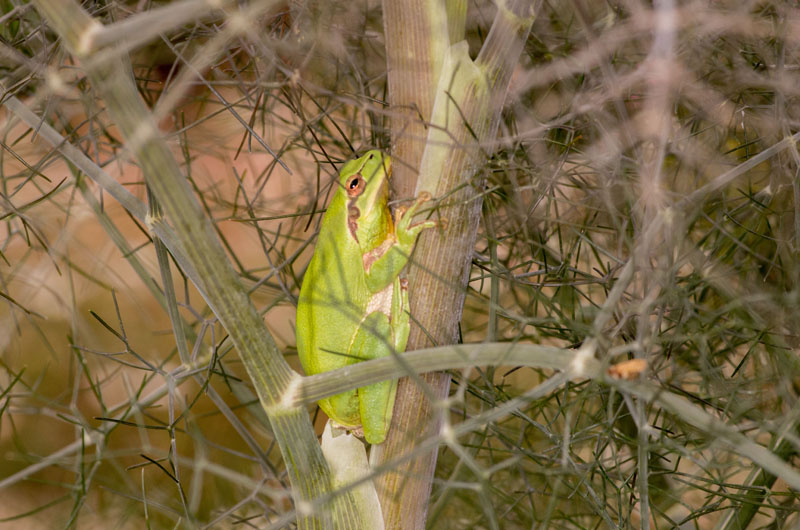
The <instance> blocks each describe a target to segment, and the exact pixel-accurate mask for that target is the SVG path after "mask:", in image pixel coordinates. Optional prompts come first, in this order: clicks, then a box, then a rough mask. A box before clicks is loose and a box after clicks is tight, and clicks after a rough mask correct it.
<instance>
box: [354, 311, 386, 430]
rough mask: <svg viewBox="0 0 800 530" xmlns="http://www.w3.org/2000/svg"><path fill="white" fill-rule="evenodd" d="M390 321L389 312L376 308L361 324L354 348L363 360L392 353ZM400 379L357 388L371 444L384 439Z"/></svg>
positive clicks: (359, 403)
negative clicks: (387, 314)
mask: <svg viewBox="0 0 800 530" xmlns="http://www.w3.org/2000/svg"><path fill="white" fill-rule="evenodd" d="M391 337H392V329H391V323H390V322H389V317H388V316H386V314H384V313H382V312H380V311H375V312H373V313H370V314H369V315H367V317H366V318H365V319H364V321H363V322H362V323H361V326H360V327H359V330H358V333H357V334H356V338H355V340H354V341H353V347H352V349H351V352H352V354H353V355H354V356H355V357H357V358H358V359H360V360H364V361H367V360H370V359H378V358H380V357H386V356H387V355H391V354H392V345H391V344H390V343H389V342H388V341H389V340H391ZM396 392H397V380H396V379H393V380H391V381H381V382H380V383H374V384H372V385H368V386H364V387H361V388H359V389H358V406H359V412H360V414H361V423H362V425H363V427H364V437H365V438H366V439H367V442H369V443H371V444H379V443H383V440H384V439H385V438H386V432H387V431H388V430H389V425H390V424H391V421H392V409H393V408H394V396H395V393H396Z"/></svg>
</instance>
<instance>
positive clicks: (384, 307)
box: [364, 282, 394, 320]
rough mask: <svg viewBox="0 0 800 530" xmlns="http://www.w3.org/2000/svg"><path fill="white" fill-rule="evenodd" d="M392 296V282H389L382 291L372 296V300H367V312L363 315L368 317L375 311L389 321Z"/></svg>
mask: <svg viewBox="0 0 800 530" xmlns="http://www.w3.org/2000/svg"><path fill="white" fill-rule="evenodd" d="M393 294H394V282H391V283H390V284H389V285H387V286H386V287H384V288H383V289H382V290H380V291H378V292H377V293H375V294H373V295H372V298H370V299H369V303H368V304H367V310H366V312H365V313H364V314H365V315H369V314H371V313H373V312H375V311H380V312H381V313H383V314H384V315H386V316H387V317H389V320H391V319H392V295H393ZM365 318H366V317H365Z"/></svg>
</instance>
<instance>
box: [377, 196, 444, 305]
mask: <svg viewBox="0 0 800 530" xmlns="http://www.w3.org/2000/svg"><path fill="white" fill-rule="evenodd" d="M429 200H430V194H427V193H425V194H422V195H420V196H419V197H418V198H417V200H416V201H414V204H412V205H411V207H410V208H408V209H405V208H398V209H397V214H396V217H397V224H396V225H395V227H394V232H393V233H392V234H391V237H388V238H387V239H386V241H384V243H383V244H382V245H380V246H378V247H377V248H374V249H372V250H370V251H369V252H366V253H365V254H364V255H363V257H362V259H363V262H364V273H365V279H366V282H367V287H368V288H369V290H370V291H371V292H373V293H377V292H379V291H381V290H383V289H384V288H386V287H387V286H388V285H390V284H391V283H392V282H393V281H394V280H395V279H396V278H397V276H398V275H399V274H400V271H402V270H403V267H405V266H406V263H408V258H409V257H410V256H411V251H413V250H414V245H415V244H416V242H417V238H418V237H419V234H420V232H422V231H423V230H426V229H428V228H434V227H436V226H437V222H436V221H433V220H430V219H429V220H426V221H420V222H418V223H413V222H412V221H413V218H414V215H415V214H416V212H417V210H418V209H419V207H420V206H421V205H422V204H423V203H425V202H427V201H429Z"/></svg>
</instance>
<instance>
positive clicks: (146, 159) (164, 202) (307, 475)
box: [36, 0, 361, 528]
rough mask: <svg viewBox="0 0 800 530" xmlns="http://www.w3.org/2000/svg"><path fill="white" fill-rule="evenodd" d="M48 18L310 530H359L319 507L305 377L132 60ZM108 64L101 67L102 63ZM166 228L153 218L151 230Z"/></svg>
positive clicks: (339, 498) (319, 477)
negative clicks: (277, 337) (241, 271)
mask: <svg viewBox="0 0 800 530" xmlns="http://www.w3.org/2000/svg"><path fill="white" fill-rule="evenodd" d="M36 6H37V8H38V9H39V11H40V12H41V13H42V14H43V15H44V16H45V17H46V19H47V20H48V22H49V23H50V24H51V26H52V27H53V29H55V30H56V31H57V32H58V33H59V35H61V37H62V39H63V40H64V42H65V44H66V45H67V47H68V48H69V49H70V51H71V52H72V53H73V54H74V55H75V56H76V58H77V59H78V60H79V61H80V63H81V64H82V65H83V66H84V68H85V69H86V73H87V75H88V77H89V79H90V81H91V82H92V86H93V87H94V89H95V90H96V91H97V92H98V93H99V94H100V95H101V96H102V97H103V99H104V101H105V104H106V107H107V109H108V111H109V114H110V116H111V118H112V119H113V121H114V123H115V124H116V125H117V127H119V129H120V131H121V133H122V135H123V137H124V138H125V139H126V141H127V144H128V147H129V149H130V150H131V151H132V152H133V153H134V155H135V156H136V159H137V160H138V162H139V164H140V167H141V169H142V173H143V175H144V177H145V180H146V181H147V184H148V186H149V188H150V190H151V191H152V193H153V194H154V196H155V197H157V199H158V200H159V202H160V204H161V206H162V208H163V210H164V213H165V215H166V219H167V221H168V222H169V223H170V224H171V225H172V227H173V229H174V232H175V234H176V236H177V239H178V241H177V246H178V247H179V248H180V250H181V251H182V254H183V257H184V258H185V261H186V263H185V264H183V263H182V264H181V266H184V265H185V266H187V267H188V268H191V269H193V271H194V272H195V273H196V274H193V278H195V281H196V282H198V283H197V288H198V290H199V291H200V292H201V293H202V295H203V297H204V299H205V300H206V302H207V303H208V304H209V306H210V307H211V309H212V310H213V311H214V313H215V314H216V316H217V317H218V318H219V320H220V322H221V323H222V325H223V326H224V327H225V329H226V330H227V331H228V333H229V334H230V336H231V339H232V341H233V343H234V344H235V345H236V348H237V350H238V351H239V355H240V357H241V359H242V361H243V362H244V365H245V367H246V369H247V372H248V374H249V376H250V378H251V379H252V381H253V384H254V386H255V388H256V391H257V393H258V397H259V400H260V402H261V404H262V406H263V407H264V409H265V410H266V411H267V414H268V416H269V418H270V422H271V424H272V427H273V432H274V433H275V437H276V440H277V441H278V444H279V446H280V448H281V451H282V454H283V456H284V459H285V462H286V467H287V470H288V472H289V476H290V480H291V482H292V486H293V495H294V497H295V504H296V507H297V508H298V512H299V516H298V522H299V525H300V526H301V527H303V528H321V527H322V528H328V527H333V526H335V527H336V528H360V526H361V525H360V518H359V516H358V514H357V512H356V511H355V510H354V508H353V499H352V496H351V495H349V494H344V495H335V496H333V497H332V499H331V501H330V504H328V505H327V506H326V508H325V509H321V510H320V509H317V507H314V505H313V504H312V503H313V501H314V500H315V499H319V498H324V497H326V496H327V495H328V494H329V492H330V491H331V480H330V474H329V470H328V467H327V463H326V462H325V459H324V457H323V456H322V452H321V451H320V448H319V444H318V442H317V439H316V436H315V435H314V430H313V428H312V425H311V422H310V419H309V417H308V413H307V411H306V410H305V409H304V408H302V407H296V406H291V404H287V403H289V401H288V400H286V399H284V397H285V396H286V394H287V392H290V390H291V385H292V384H293V381H295V380H297V379H298V378H299V377H300V376H299V375H298V374H296V373H295V372H293V371H292V370H291V368H290V367H289V366H288V365H287V364H286V362H285V361H284V359H283V356H282V355H281V353H280V351H279V350H278V348H277V346H276V345H275V343H274V341H273V340H272V337H271V336H270V334H269V332H268V331H267V329H266V327H265V326H264V323H263V321H262V319H261V317H260V316H259V315H258V312H257V311H256V309H255V307H254V306H253V304H252V302H251V301H250V298H249V297H248V295H247V293H246V291H245V290H244V288H243V287H242V286H241V284H240V283H239V281H238V278H237V276H236V274H235V271H234V270H233V268H232V267H231V265H230V263H229V261H228V259H227V257H226V255H225V252H224V250H223V248H222V246H221V244H220V242H219V240H218V239H217V238H216V236H215V234H214V231H213V229H212V226H211V223H210V221H209V220H208V219H207V218H206V216H205V215H204V213H203V210H202V209H201V207H200V205H199V203H198V201H197V199H196V198H195V197H194V195H193V192H192V190H191V188H190V186H189V184H188V182H187V181H186V179H185V178H184V177H183V175H182V173H181V171H180V168H179V166H178V164H177V162H176V161H175V159H174V158H173V156H172V154H171V153H170V151H169V149H168V148H167V145H166V143H165V142H164V140H163V139H162V138H161V136H160V134H159V133H158V129H157V126H156V124H155V123H154V120H153V119H152V116H151V115H150V112H149V110H148V109H147V107H146V106H145V104H144V102H143V101H142V99H141V97H140V96H139V93H138V91H137V90H136V86H135V84H134V82H133V78H132V75H131V70H130V65H129V64H128V62H127V55H126V54H124V53H120V54H114V53H108V50H107V49H103V50H100V51H99V52H98V53H88V52H90V51H91V43H92V35H95V34H97V33H98V31H100V30H101V28H102V25H101V24H100V23H99V22H98V21H96V20H94V19H93V18H92V17H90V16H89V15H88V13H86V12H85V11H83V10H82V9H81V8H80V6H79V5H78V4H77V3H74V2H72V1H71V0H39V1H37V2H36ZM97 56H100V57H101V59H100V60H97V59H96V57H97ZM159 222H163V221H162V220H161V219H149V223H148V224H149V225H153V224H157V223H159Z"/></svg>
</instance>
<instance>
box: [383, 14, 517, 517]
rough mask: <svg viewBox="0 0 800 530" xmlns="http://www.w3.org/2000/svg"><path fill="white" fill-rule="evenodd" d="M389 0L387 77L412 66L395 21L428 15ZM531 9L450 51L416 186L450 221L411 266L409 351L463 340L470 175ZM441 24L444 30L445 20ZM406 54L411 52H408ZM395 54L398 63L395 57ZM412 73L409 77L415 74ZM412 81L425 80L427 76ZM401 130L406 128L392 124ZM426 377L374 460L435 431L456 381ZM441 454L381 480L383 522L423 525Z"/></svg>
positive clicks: (475, 187)
mask: <svg viewBox="0 0 800 530" xmlns="http://www.w3.org/2000/svg"><path fill="white" fill-rule="evenodd" d="M390 3H391V2H385V3H384V9H385V11H384V17H385V18H384V25H385V26H386V27H387V34H386V42H387V57H388V60H389V69H390V76H391V71H392V69H398V68H399V67H400V66H401V65H403V64H406V63H402V62H401V61H400V59H396V58H397V57H398V56H399V55H400V52H398V51H397V50H391V48H392V47H393V46H395V45H396V44H397V42H395V41H393V35H395V34H396V33H402V32H403V29H402V28H400V29H396V30H395V33H393V32H390V31H389V28H390V26H391V25H392V24H397V25H400V26H403V27H406V28H413V27H416V26H419V25H422V24H423V23H422V22H419V21H416V20H415V17H417V16H424V14H420V15H417V13H424V12H420V11H411V12H409V11H405V12H402V13H397V12H395V11H391V12H390V11H388V10H386V9H387V5H386V4H390ZM530 10H531V7H530V5H529V4H528V3H527V2H511V3H509V4H507V5H501V7H500V9H499V11H498V14H497V16H496V18H495V21H494V23H493V25H492V29H491V30H490V32H489V35H488V36H487V39H486V42H485V43H484V46H483V48H482V50H481V52H480V55H479V57H478V59H477V60H476V61H472V60H471V59H470V57H469V53H468V51H469V50H468V46H467V43H466V42H465V41H462V42H460V43H456V44H454V45H452V46H450V47H449V48H448V50H447V53H446V54H445V55H444V57H445V60H444V62H443V63H442V66H441V73H440V75H439V78H438V84H437V86H436V88H435V99H434V103H433V106H432V109H431V117H430V121H431V126H429V127H428V131H427V140H426V142H425V149H424V152H423V154H422V157H421V159H420V162H419V167H420V170H419V175H420V176H419V181H418V182H417V185H416V191H417V193H420V192H422V191H427V192H430V193H431V194H432V195H433V196H434V197H445V196H446V197H447V206H445V207H443V208H441V211H440V213H441V215H442V216H443V217H445V218H447V220H448V224H447V228H446V230H440V231H429V232H428V233H425V234H423V235H422V236H421V237H420V240H419V242H418V244H417V250H416V253H415V255H414V257H413V259H412V262H413V266H411V267H410V268H409V284H410V293H411V314H412V315H413V317H414V320H415V321H416V322H417V323H418V325H416V326H412V330H411V334H410V336H409V340H408V350H415V349H420V348H425V347H430V346H434V345H445V344H453V343H456V342H457V341H458V325H459V322H460V321H461V313H462V308H463V304H464V293H465V290H466V283H467V279H468V273H469V270H470V265H471V258H472V249H473V247H474V245H475V238H476V236H477V228H478V221H479V216H480V211H481V200H480V192H481V189H482V182H483V179H482V178H481V177H477V178H474V177H475V176H476V174H477V172H478V170H479V168H480V167H481V166H483V165H484V162H485V158H486V152H485V150H484V149H485V147H486V146H487V142H491V141H492V140H493V139H494V136H495V134H496V130H497V127H498V125H499V121H500V110H501V107H502V103H503V100H504V99H505V95H506V92H507V89H508V83H509V80H510V77H511V72H512V71H513V68H514V65H516V63H517V61H518V59H519V55H520V53H521V51H522V46H523V44H524V42H525V40H526V39H527V36H528V32H529V31H530V27H531V24H532V23H533V16H532V13H531V12H530ZM455 11H457V10H455ZM390 17H392V18H390ZM454 18H455V19H456V20H454V23H460V24H463V21H464V18H463V17H461V16H458V17H454ZM429 22H430V21H429ZM431 23H432V22H431ZM436 27H440V28H442V25H441V24H438V26H436ZM443 31H444V32H447V33H446V36H445V35H442V32H443ZM459 34H460V33H459V32H457V31H450V30H448V29H447V27H446V25H445V27H444V28H442V29H441V30H440V32H439V33H438V34H428V35H427V38H437V37H438V39H439V40H438V41H437V42H436V43H431V44H429V45H427V46H426V44H425V43H424V42H423V43H420V42H415V44H414V46H415V51H416V50H418V49H422V50H434V49H437V48H438V45H439V43H441V42H445V40H447V41H449V39H450V36H449V35H459ZM424 37H426V35H425V34H423V33H421V34H420V36H419V37H417V40H421V39H422V38H424ZM406 53H407V54H408V56H412V53H411V52H406ZM393 60H397V61H398V62H397V63H392V61H393ZM411 64H413V63H411ZM406 77H408V78H411V79H412V80H413V75H406ZM414 81H416V82H417V83H419V84H420V85H422V81H421V80H414ZM405 82H410V81H408V80H406V81H405ZM392 87H393V85H392V84H391V77H390V103H392V104H394V101H395V100H394V99H393V97H394V96H393V94H392V93H391V90H392ZM404 89H408V90H411V89H410V88H408V87H404ZM427 90H429V88H428V87H425V86H421V87H419V88H418V89H417V91H418V94H420V96H418V97H419V98H423V97H424V96H425V94H427V93H428V92H427ZM404 97H406V95H404ZM397 121H399V120H396V122H397ZM397 127H400V128H401V130H396V128H397ZM406 130H407V126H406V122H405V121H401V122H400V123H399V124H398V123H394V124H393V135H395V136H402V134H403V132H404V131H406ZM395 136H393V137H395ZM398 141H400V142H401V143H400V144H396V145H395V148H396V149H398V150H399V149H402V151H400V152H401V153H403V155H402V156H408V155H406V154H405V153H407V152H409V151H408V150H409V148H408V147H407V143H411V144H412V145H416V143H414V142H415V138H411V139H404V138H402V137H400V138H398ZM416 142H418V140H416ZM408 160H411V159H410V158H409V159H408ZM406 161H407V160H406ZM400 165H402V161H401V164H400ZM407 184H408V183H407V182H402V183H400V184H398V187H399V186H403V188H402V189H405V186H406V185H407ZM421 379H422V380H423V381H424V383H425V384H427V385H428V387H429V388H428V389H427V390H428V393H427V396H426V393H425V392H423V390H422V389H421V388H420V387H419V386H418V385H417V383H415V382H411V381H409V380H408V379H402V380H401V381H400V383H399V386H398V390H397V401H396V403H395V410H394V416H393V419H392V429H391V430H390V432H389V436H388V437H387V440H386V442H384V443H383V444H382V445H380V446H376V447H374V448H373V452H374V454H373V455H372V457H371V460H372V462H373V463H374V464H376V465H381V464H385V463H389V462H391V461H393V460H396V459H398V458H400V457H402V456H403V455H406V454H408V453H409V452H413V451H415V446H416V445H417V444H418V443H419V442H420V441H421V440H422V439H424V438H426V437H427V436H430V435H434V434H436V433H437V432H438V429H439V425H440V423H439V422H440V418H441V417H442V414H446V413H447V411H446V410H441V411H440V413H439V414H434V411H435V407H436V406H437V404H438V403H444V399H445V398H446V397H447V394H448V391H449V382H450V379H449V376H448V375H447V374H443V373H431V374H425V375H424V376H422V377H421ZM428 396H430V397H432V398H433V399H434V400H435V401H434V402H432V401H431V400H430V399H429V398H428ZM436 457H437V452H436V451H425V452H420V453H419V454H418V455H417V456H416V457H415V458H413V459H410V460H407V461H405V462H404V463H403V464H402V465H400V466H397V467H396V468H394V471H391V472H388V473H385V474H383V475H382V476H381V477H380V478H379V479H378V480H377V488H378V495H379V496H380V498H381V506H382V507H383V513H384V521H385V522H386V527H387V528H398V529H411V528H420V529H421V528H424V527H425V518H426V513H427V506H428V499H429V497H430V492H431V485H432V479H433V473H434V470H435V467H436Z"/></svg>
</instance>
